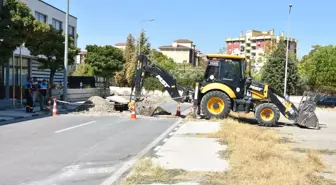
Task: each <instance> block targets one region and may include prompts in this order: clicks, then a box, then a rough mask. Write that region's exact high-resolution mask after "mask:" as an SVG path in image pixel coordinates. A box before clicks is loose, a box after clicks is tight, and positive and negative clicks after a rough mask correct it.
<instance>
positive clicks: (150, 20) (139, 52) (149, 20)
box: [138, 19, 155, 55]
mask: <svg viewBox="0 0 336 185" xmlns="http://www.w3.org/2000/svg"><path fill="white" fill-rule="evenodd" d="M152 21H155V19H148V20H142V21H140V27H141V29H140V35H139V39H138V40H139V41H138V45H139V51H138V54H139V55H140V54H141V45H140V38H141V32H142V30H143V29H142V23H143V22H152Z"/></svg>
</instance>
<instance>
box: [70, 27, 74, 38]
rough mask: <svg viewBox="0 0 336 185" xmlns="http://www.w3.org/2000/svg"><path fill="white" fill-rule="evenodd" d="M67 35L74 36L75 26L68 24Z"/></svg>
mask: <svg viewBox="0 0 336 185" xmlns="http://www.w3.org/2000/svg"><path fill="white" fill-rule="evenodd" d="M69 35H70V36H72V37H73V38H75V27H73V26H69Z"/></svg>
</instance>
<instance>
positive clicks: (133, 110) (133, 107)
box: [131, 104, 136, 119]
mask: <svg viewBox="0 0 336 185" xmlns="http://www.w3.org/2000/svg"><path fill="white" fill-rule="evenodd" d="M131 119H136V114H135V106H134V104H133V105H132V113H131Z"/></svg>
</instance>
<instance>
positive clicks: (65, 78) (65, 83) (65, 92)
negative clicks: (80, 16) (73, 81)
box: [63, 0, 69, 101]
mask: <svg viewBox="0 0 336 185" xmlns="http://www.w3.org/2000/svg"><path fill="white" fill-rule="evenodd" d="M66 1H67V6H66V16H65V44H64V75H63V101H67V95H68V43H69V33H68V32H69V0H66Z"/></svg>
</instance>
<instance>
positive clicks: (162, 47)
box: [159, 45, 190, 49]
mask: <svg viewBox="0 0 336 185" xmlns="http://www.w3.org/2000/svg"><path fill="white" fill-rule="evenodd" d="M173 48H174V49H176V48H179V49H190V48H189V47H187V46H182V45H177V47H174V46H172V45H166V46H160V47H159V49H173Z"/></svg>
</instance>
